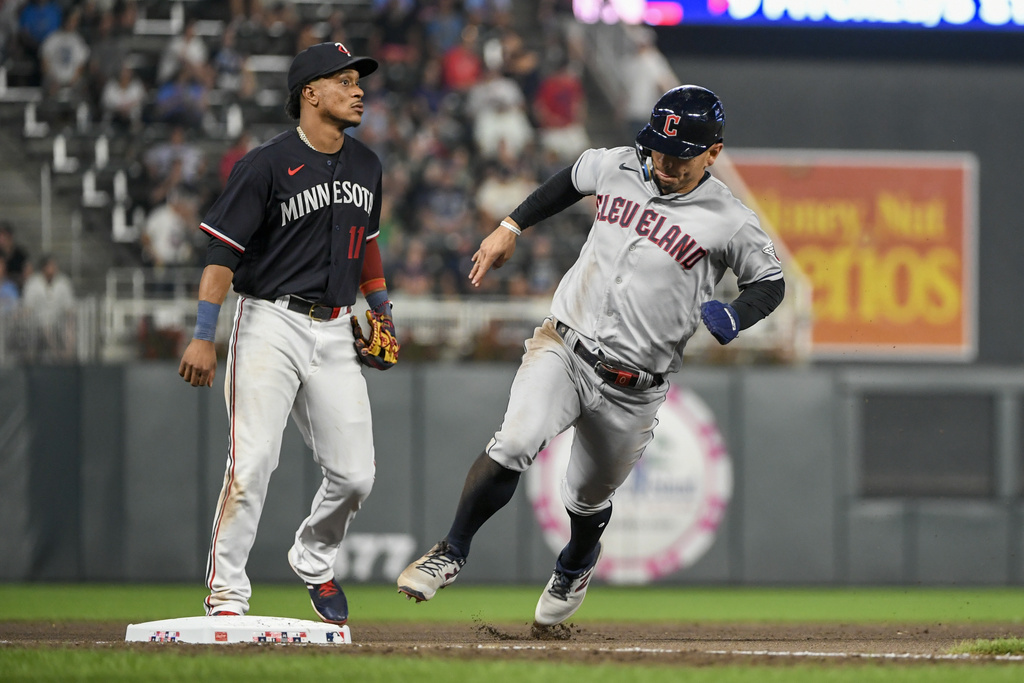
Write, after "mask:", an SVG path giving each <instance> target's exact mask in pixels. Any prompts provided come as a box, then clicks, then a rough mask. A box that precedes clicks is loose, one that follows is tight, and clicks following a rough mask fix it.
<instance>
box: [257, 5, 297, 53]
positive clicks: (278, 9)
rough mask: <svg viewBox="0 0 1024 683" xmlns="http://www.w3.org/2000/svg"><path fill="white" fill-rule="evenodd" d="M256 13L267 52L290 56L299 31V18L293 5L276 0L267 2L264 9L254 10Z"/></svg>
mask: <svg viewBox="0 0 1024 683" xmlns="http://www.w3.org/2000/svg"><path fill="white" fill-rule="evenodd" d="M257 4H258V3H257ZM257 13H258V14H259V16H260V22H261V25H262V30H263V35H264V39H265V40H266V49H267V52H269V53H270V54H275V55H289V56H291V55H292V54H293V53H292V50H293V49H295V41H296V37H297V36H298V33H299V30H298V29H299V18H298V15H297V14H296V12H295V7H294V6H293V5H292V4H291V3H290V2H281V1H280V0H278V2H273V3H270V2H268V3H267V7H266V8H265V9H260V10H258V11H254V14H257Z"/></svg>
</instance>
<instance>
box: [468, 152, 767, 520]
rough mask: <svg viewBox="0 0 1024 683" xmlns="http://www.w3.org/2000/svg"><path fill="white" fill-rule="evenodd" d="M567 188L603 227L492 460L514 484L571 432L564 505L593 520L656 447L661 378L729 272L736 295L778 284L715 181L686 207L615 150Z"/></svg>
mask: <svg viewBox="0 0 1024 683" xmlns="http://www.w3.org/2000/svg"><path fill="white" fill-rule="evenodd" d="M570 177H571V182H572V186H573V188H574V189H575V190H576V191H577V192H578V193H579V194H580V195H595V196H596V198H597V215H596V218H595V220H594V224H593V227H592V228H591V230H590V235H589V237H588V239H587V241H586V244H585V245H584V246H583V248H582V250H581V252H580V256H579V259H578V260H577V261H576V263H575V264H574V265H573V266H572V268H571V269H570V270H569V271H568V272H567V273H566V275H565V276H564V277H563V279H562V281H561V283H560V284H559V286H558V289H557V290H556V292H555V295H554V300H553V302H552V307H551V311H552V314H553V317H551V318H548V319H546V320H545V321H544V323H543V324H542V325H541V326H540V327H539V328H537V330H536V332H535V333H534V336H533V337H532V338H531V339H529V340H528V341H527V342H526V354H525V355H524V357H523V361H522V365H521V366H520V368H519V371H518V372H517V374H516V377H515V380H514V381H513V384H512V389H511V395H510V399H509V405H508V409H507V411H506V413H505V417H504V421H503V422H502V425H501V428H500V429H499V431H498V432H497V433H496V434H495V435H494V438H493V439H492V440H491V442H490V443H489V444H488V447H487V454H488V455H489V456H490V457H491V458H492V459H493V460H494V461H496V462H497V463H498V464H500V465H502V466H504V467H506V468H508V469H510V470H515V471H520V472H521V471H524V470H526V469H527V468H528V467H529V466H530V465H531V464H532V462H533V459H534V458H535V457H536V455H537V453H538V452H539V451H540V450H542V449H543V448H544V447H545V446H546V445H547V444H548V442H549V441H550V440H551V439H553V438H554V437H555V436H557V435H558V434H560V433H561V432H563V431H564V430H565V429H567V428H568V427H570V426H573V425H575V427H576V435H575V439H574V442H573V445H572V452H571V458H570V463H569V468H568V471H567V473H566V477H565V479H564V481H563V484H562V497H563V502H564V504H565V506H566V507H567V508H568V509H569V510H570V511H572V512H575V513H576V514H579V515H592V514H594V513H595V512H597V511H599V510H601V509H603V508H605V507H607V506H608V505H609V504H610V502H609V501H610V499H611V497H612V495H613V493H614V492H615V490H616V489H617V488H618V487H619V486H620V485H621V484H622V482H623V481H624V480H625V479H626V477H627V476H628V474H629V472H630V471H631V470H632V468H633V465H634V464H635V463H636V462H637V460H639V459H640V457H641V455H642V454H643V452H644V449H645V448H646V446H647V444H648V443H650V441H651V439H652V438H653V433H654V427H655V425H656V424H657V419H656V414H657V411H658V408H659V407H660V406H661V404H662V403H663V401H664V400H665V396H666V394H667V392H668V382H667V381H666V380H665V378H664V376H665V374H666V373H671V372H675V371H677V370H679V368H680V367H681V365H682V361H683V349H684V347H685V346H686V342H687V340H688V339H689V338H690V337H691V336H692V335H693V333H694V332H695V331H696V329H697V326H698V325H699V324H700V321H701V304H702V303H703V302H705V301H708V300H710V299H711V298H712V297H713V293H714V289H715V285H716V284H717V283H718V282H719V281H720V280H721V279H722V276H723V275H724V274H725V271H726V269H731V270H732V271H733V272H734V273H735V274H736V277H737V279H738V284H739V286H740V288H741V289H744V288H746V287H748V286H750V285H753V284H754V283H761V282H772V281H779V283H781V280H782V277H783V274H782V267H781V264H780V262H779V259H778V257H777V256H776V255H775V249H774V247H773V245H772V242H771V240H770V239H769V237H768V236H767V235H766V234H765V233H764V231H763V230H761V228H760V226H759V224H758V220H757V216H756V215H755V214H754V212H753V211H751V210H750V209H749V208H747V207H746V206H744V205H743V204H742V203H741V202H740V201H739V200H738V199H736V198H735V197H734V196H733V195H732V193H731V192H730V191H729V188H728V187H726V186H725V185H724V184H723V183H722V182H721V181H719V180H717V179H716V178H714V177H712V176H710V174H706V175H705V177H704V179H703V180H702V181H701V183H700V184H699V185H698V186H697V187H696V188H695V189H693V190H692V191H691V192H689V193H687V194H667V195H662V194H661V193H660V192H659V190H658V188H657V186H656V185H655V184H654V183H653V182H652V181H650V180H645V179H644V175H643V174H642V173H641V169H640V162H639V161H638V158H637V154H636V151H635V150H634V149H633V148H631V147H617V148H614V149H591V150H588V151H586V152H584V153H583V154H582V156H580V158H579V160H577V162H576V163H575V164H574V165H573V166H572V168H571V175H570ZM549 213H552V212H549ZM513 218H515V219H516V220H517V221H518V217H517V216H516V214H515V213H513ZM523 227H525V225H523Z"/></svg>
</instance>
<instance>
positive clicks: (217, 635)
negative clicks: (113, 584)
mask: <svg viewBox="0 0 1024 683" xmlns="http://www.w3.org/2000/svg"><path fill="white" fill-rule="evenodd" d="M124 639H125V642H134V643H204V644H211V645H213V644H218V643H280V644H282V645H284V644H292V643H313V644H317V645H348V644H350V643H351V642H352V637H351V634H350V633H349V630H348V626H335V625H334V624H325V623H323V622H320V621H307V620H305V619H286V618H284V617H254V616H244V617H184V618H181V619H162V620H160V621H147V622H146V623H144V624H129V625H128V630H127V631H126V632H125V636H124Z"/></svg>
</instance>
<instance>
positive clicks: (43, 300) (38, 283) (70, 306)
mask: <svg viewBox="0 0 1024 683" xmlns="http://www.w3.org/2000/svg"><path fill="white" fill-rule="evenodd" d="M21 300H22V307H23V309H24V310H25V312H26V314H28V315H29V316H31V319H32V320H33V322H35V324H36V325H37V326H38V332H39V336H38V338H37V339H36V342H35V344H34V345H33V347H32V349H31V355H35V354H37V353H41V354H48V355H51V356H55V357H57V358H64V357H66V356H67V355H68V354H69V353H71V352H72V351H73V350H74V321H73V319H72V317H71V316H70V315H68V314H69V313H71V312H72V311H73V310H74V307H75V292H74V288H73V287H72V286H71V280H70V278H68V276H67V275H65V274H64V273H62V272H61V271H60V268H59V267H58V265H57V259H56V258H54V256H53V255H52V254H46V255H44V256H42V257H41V258H40V259H39V270H38V271H37V272H35V273H33V274H32V275H31V276H30V277H29V278H28V280H27V281H26V282H25V291H24V293H23V295H22V297H21Z"/></svg>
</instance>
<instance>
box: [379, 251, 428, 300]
mask: <svg viewBox="0 0 1024 683" xmlns="http://www.w3.org/2000/svg"><path fill="white" fill-rule="evenodd" d="M429 258H430V252H428V251H427V246H426V245H425V244H424V243H423V241H422V240H420V239H418V238H415V237H414V238H412V239H410V240H409V241H408V243H407V244H406V249H405V258H404V259H402V260H401V262H399V263H398V265H397V266H396V267H395V270H394V273H393V274H392V276H391V277H390V278H388V280H389V281H390V282H394V283H395V286H396V287H397V289H399V290H400V291H401V292H402V293H403V294H407V295H409V296H430V295H431V294H432V293H433V291H434V276H433V272H434V270H435V269H436V266H431V265H430V264H428V263H427V261H428V259H429Z"/></svg>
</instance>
